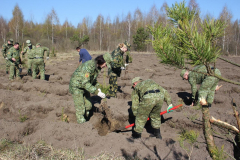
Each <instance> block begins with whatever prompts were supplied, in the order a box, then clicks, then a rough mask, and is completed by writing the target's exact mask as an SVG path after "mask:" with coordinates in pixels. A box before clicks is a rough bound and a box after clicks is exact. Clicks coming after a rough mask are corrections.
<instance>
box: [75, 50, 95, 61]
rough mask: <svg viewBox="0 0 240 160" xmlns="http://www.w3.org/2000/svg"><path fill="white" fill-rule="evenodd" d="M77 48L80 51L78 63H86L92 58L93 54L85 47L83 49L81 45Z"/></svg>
mask: <svg viewBox="0 0 240 160" xmlns="http://www.w3.org/2000/svg"><path fill="white" fill-rule="evenodd" d="M76 50H77V51H78V52H79V55H80V58H79V62H78V65H79V64H80V62H82V63H84V62H87V61H88V60H91V59H92V57H91V55H90V54H89V53H88V51H87V50H86V49H85V48H82V49H81V48H80V47H77V48H76Z"/></svg>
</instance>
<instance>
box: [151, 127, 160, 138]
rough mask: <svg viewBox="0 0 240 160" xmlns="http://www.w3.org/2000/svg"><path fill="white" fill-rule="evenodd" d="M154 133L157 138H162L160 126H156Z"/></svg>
mask: <svg viewBox="0 0 240 160" xmlns="http://www.w3.org/2000/svg"><path fill="white" fill-rule="evenodd" d="M153 134H154V136H155V137H156V138H159V139H162V136H161V133H160V128H159V129H155V128H154V133H153Z"/></svg>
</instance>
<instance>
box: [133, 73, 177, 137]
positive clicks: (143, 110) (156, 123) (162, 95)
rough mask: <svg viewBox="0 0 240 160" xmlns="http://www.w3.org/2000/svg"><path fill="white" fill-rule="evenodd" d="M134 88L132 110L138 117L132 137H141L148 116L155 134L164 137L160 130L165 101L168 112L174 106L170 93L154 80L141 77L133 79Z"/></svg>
mask: <svg viewBox="0 0 240 160" xmlns="http://www.w3.org/2000/svg"><path fill="white" fill-rule="evenodd" d="M132 88H133V91H132V112H133V115H134V116H135V117H136V118H135V127H134V129H133V132H132V137H133V138H141V133H142V131H143V128H144V126H145V124H146V122H147V119H148V117H150V119H151V126H152V127H153V129H154V136H155V137H156V138H159V139H162V136H161V132H160V126H161V115H160V112H161V108H162V105H163V101H165V102H167V105H168V108H167V111H168V113H169V109H171V108H172V107H173V106H172V102H171V97H170V95H169V93H168V92H167V90H165V89H164V88H162V87H161V86H160V85H158V84H157V83H156V82H154V81H153V80H151V79H147V80H142V79H141V78H140V77H135V78H133V79H132ZM170 112H171V111H170Z"/></svg>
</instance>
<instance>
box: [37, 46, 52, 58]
mask: <svg viewBox="0 0 240 160" xmlns="http://www.w3.org/2000/svg"><path fill="white" fill-rule="evenodd" d="M45 51H47V57H49V48H47V47H36V48H35V51H34V52H33V53H34V54H33V55H34V58H35V57H36V58H37V57H44V52H45Z"/></svg>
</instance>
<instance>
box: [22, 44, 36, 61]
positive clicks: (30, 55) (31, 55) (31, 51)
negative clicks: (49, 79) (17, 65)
mask: <svg viewBox="0 0 240 160" xmlns="http://www.w3.org/2000/svg"><path fill="white" fill-rule="evenodd" d="M35 49H36V47H35V46H34V45H32V49H30V48H29V47H28V46H27V47H25V48H24V49H23V53H22V54H23V55H24V54H25V53H27V57H28V58H30V59H33V58H34V52H35Z"/></svg>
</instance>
